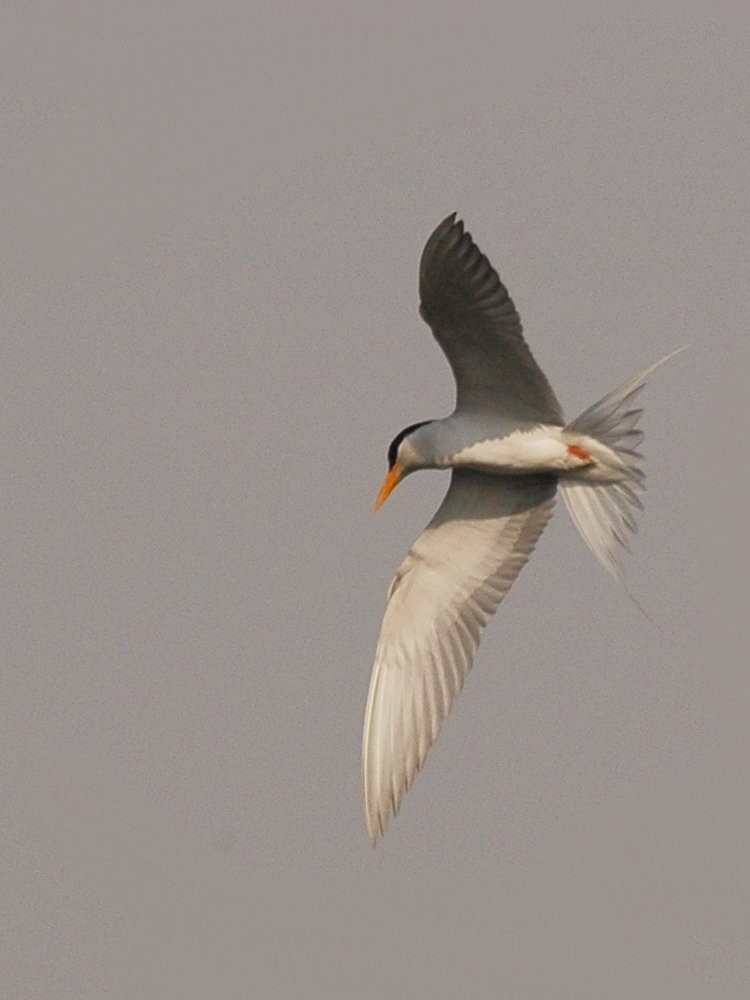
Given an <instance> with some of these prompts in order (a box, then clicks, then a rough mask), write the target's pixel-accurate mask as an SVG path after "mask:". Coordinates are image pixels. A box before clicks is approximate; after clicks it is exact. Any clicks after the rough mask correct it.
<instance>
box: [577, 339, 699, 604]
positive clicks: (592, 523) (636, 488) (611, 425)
mask: <svg viewBox="0 0 750 1000" xmlns="http://www.w3.org/2000/svg"><path fill="white" fill-rule="evenodd" d="M683 350H684V347H681V348H679V349H678V350H676V351H673V352H672V353H671V354H668V355H667V356H666V357H665V358H662V359H661V360H660V361H657V362H656V364H653V365H651V367H650V368H647V369H646V370H645V371H644V372H641V374H640V375H636V377H635V378H633V379H631V380H630V381H629V382H626V383H625V385H623V386H620V388H619V389H614V390H613V391H612V392H610V393H609V394H608V395H606V396H605V397H604V399H600V400H599V402H598V403H594V405H593V406H590V407H589V408H588V410H585V411H584V412H583V413H582V414H581V415H580V417H576V419H575V420H574V421H573V422H572V423H570V424H568V426H567V427H566V428H565V429H566V430H568V431H575V432H577V433H579V434H588V435H590V436H591V437H593V438H597V439H598V440H599V441H602V442H603V443H604V444H606V445H607V446H608V447H610V448H611V449H612V450H613V451H614V452H615V453H616V454H617V456H618V458H619V459H620V460H621V462H622V463H623V468H624V470H625V476H624V478H623V479H622V480H619V481H618V482H614V483H585V482H581V481H580V480H575V479H566V478H565V477H561V478H560V480H559V487H560V492H561V493H562V497H563V500H564V501H565V506H566V507H567V508H568V512H569V513H570V516H571V517H572V518H573V522H574V523H575V526H576V527H577V528H578V530H579V531H580V533H581V536H582V537H583V540H584V542H586V544H587V545H588V547H589V548H590V549H591V551H592V552H593V553H594V555H595V556H596V558H597V559H598V560H599V562H600V563H601V564H602V566H603V567H604V568H605V569H606V570H607V572H608V573H611V574H612V576H613V577H614V578H615V579H616V580H619V582H620V583H622V584H623V586H624V585H625V581H624V577H623V570H622V558H621V557H622V553H623V551H628V552H629V551H630V544H629V543H630V536H631V535H632V534H634V533H635V531H636V523H635V514H636V511H639V510H643V504H642V503H641V501H640V498H639V493H642V492H643V490H644V489H645V487H644V479H645V474H644V472H643V468H642V465H643V456H642V455H641V454H640V452H639V451H638V450H637V448H638V445H639V444H640V442H641V441H642V440H643V431H642V430H639V429H638V421H639V419H640V417H641V414H642V413H643V410H640V409H637V408H633V403H634V402H635V399H636V397H637V395H638V393H639V392H640V391H641V389H642V388H643V387H644V385H645V384H646V379H647V378H648V377H649V375H651V373H652V372H653V371H654V370H655V369H657V368H658V367H659V365H663V364H664V362H665V361H669V359H670V358H673V357H674V356H675V354H679V353H680V351H683ZM626 589H627V588H626ZM636 603H637V602H636Z"/></svg>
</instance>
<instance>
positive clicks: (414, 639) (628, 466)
mask: <svg viewBox="0 0 750 1000" xmlns="http://www.w3.org/2000/svg"><path fill="white" fill-rule="evenodd" d="M419 293H420V314H421V316H422V318H423V319H424V320H425V321H426V322H427V323H428V324H429V326H430V328H431V329H432V333H433V334H434V336H435V339H436V340H437V342H438V344H439V345H440V347H441V348H442V350H443V352H444V353H445V355H446V357H447V359H448V363H449V364H450V366H451V369H452V371H453V375H454V377H455V380H456V406H455V409H454V411H453V413H452V414H451V415H450V416H448V417H445V418H443V419H439V420H427V421H422V422H421V423H417V424H412V425H411V426H410V427H407V428H405V430H403V431H401V432H400V433H399V434H397V435H396V437H395V438H394V439H393V441H392V442H391V445H390V447H389V449H388V474H387V476H386V478H385V482H384V483H383V486H382V489H381V490H380V493H379V494H378V498H377V501H376V507H377V508H379V507H381V506H382V505H383V504H384V503H385V501H386V500H387V499H388V497H389V496H390V494H391V493H392V492H393V490H394V489H395V488H396V486H397V485H398V484H399V483H400V482H401V481H402V480H403V479H404V478H405V477H406V476H408V475H409V474H411V473H412V472H415V471H416V470H417V469H451V470H452V473H451V482H450V487H449V489H448V492H447V494H446V495H445V498H444V500H443V502H442V504H441V505H440V507H439V509H438V511H437V513H436V514H435V516H434V517H433V519H432V520H431V521H430V523H429V524H428V525H427V527H426V528H425V530H424V531H423V532H422V534H421V535H420V536H419V538H418V539H417V540H416V542H415V543H414V544H413V545H412V547H411V549H410V550H409V553H408V554H407V556H406V558H405V559H404V561H403V563H402V564H401V566H400V568H399V569H398V571H397V573H396V575H395V577H394V579H393V582H392V583H391V585H390V589H389V591H388V597H387V604H386V609H385V615H384V617H383V624H382V627H381V631H380V637H379V639H378V644H377V649H376V653H375V663H374V666H373V670H372V677H371V680H370V689H369V694H368V697H367V706H366V709H365V720H364V733H363V739H362V766H363V780H364V803H365V817H366V822H367V830H368V833H369V835H370V839H371V841H372V843H373V844H375V843H376V841H377V838H378V836H379V835H382V834H383V833H385V830H386V828H387V827H388V824H389V822H390V820H391V818H392V817H393V816H394V815H395V814H396V813H397V812H398V809H399V806H400V805H401V801H402V799H403V796H404V794H405V792H406V791H407V790H408V789H409V787H410V786H411V783H412V781H413V780H414V777H415V775H416V773H417V771H419V769H420V768H421V767H422V764H423V763H424V760H425V757H426V756H427V752H428V750H429V749H430V747H431V746H432V744H433V743H434V742H435V740H436V738H437V736H438V733H439V731H440V727H441V725H442V723H443V720H444V719H445V717H446V716H447V714H448V712H449V711H450V708H451V705H452V704H453V702H454V700H455V698H456V696H457V695H458V693H459V691H460V690H461V688H462V687H463V684H464V681H465V680H466V676H467V674H468V673H469V670H470V668H471V665H472V661H473V658H474V654H475V653H476V650H477V646H478V644H479V638H480V633H481V630H482V628H483V627H484V625H486V623H487V621H488V619H489V618H490V616H491V615H493V614H494V613H495V611H496V610H497V607H498V605H499V604H500V601H501V600H502V599H503V597H504V596H505V594H506V593H507V592H508V590H509V589H510V586H511V584H512V583H513V581H514V580H515V578H516V576H517V575H518V573H519V572H520V570H521V568H522V567H523V566H524V564H525V563H526V561H527V560H528V558H529V556H530V555H531V553H532V551H533V549H534V546H535V545H536V543H537V541H538V540H539V536H540V535H541V533H542V531H543V530H544V527H545V525H546V524H547V522H548V521H549V519H550V516H551V515H552V508H553V505H554V502H555V494H556V492H557V490H558V488H559V490H560V492H561V493H562V497H563V500H564V501H565V504H566V506H567V508H568V511H569V513H570V515H571V517H572V518H573V521H574V523H575V525H576V527H577V528H578V530H579V532H580V533H581V535H582V537H583V539H584V541H585V542H586V544H587V545H588V547H589V548H590V549H591V551H592V552H593V553H594V555H595V556H596V558H597V559H598V560H599V562H600V563H601V564H602V566H604V568H605V569H606V570H607V571H608V572H609V573H611V574H612V575H613V576H614V577H615V578H616V579H618V580H620V581H622V579H623V577H622V564H621V559H620V557H621V553H622V551H623V549H628V539H629V536H630V535H631V534H632V533H633V532H634V531H635V530H636V526H635V513H636V511H638V510H641V509H642V504H641V501H640V499H639V494H640V493H641V492H642V491H643V488H644V486H643V481H644V474H643V470H642V456H641V454H640V453H639V452H638V451H637V448H638V445H639V443H640V441H641V439H642V437H643V432H642V431H641V430H639V429H638V426H637V425H638V420H639V417H640V416H641V412H642V411H641V410H640V409H637V408H634V406H633V403H634V400H635V398H636V396H637V395H638V393H639V392H640V390H641V389H642V388H643V386H644V383H645V381H646V379H647V377H648V376H649V375H650V374H651V373H652V372H653V371H654V369H655V368H657V367H658V366H659V365H660V364H662V363H663V362H664V361H666V360H668V358H670V357H672V356H673V354H670V355H668V356H667V357H666V358H662V359H661V360H660V361H658V362H656V364H654V365H651V367H650V368H647V369H646V371H644V372H642V373H641V374H640V375H638V376H636V377H635V378H633V379H631V380H630V381H629V382H627V383H626V384H625V385H623V386H621V387H620V388H619V389H615V390H614V391H613V392H610V393H609V394H608V395H606V396H605V397H604V398H603V399H601V400H600V401H599V402H598V403H595V404H594V405H593V406H591V407H589V409H587V410H586V411H585V412H584V413H582V414H581V415H580V416H579V417H577V418H576V419H575V420H574V421H572V423H567V424H566V422H565V420H564V418H563V414H562V410H561V408H560V404H559V403H558V401H557V398H556V396H555V394H554V392H553V390H552V388H551V386H550V384H549V382H548V381H547V379H546V377H545V376H544V374H543V372H542V371H541V369H540V368H539V366H538V365H537V364H536V362H535V361H534V358H533V357H532V355H531V351H530V350H529V348H528V346H527V344H526V342H525V340H524V338H523V334H522V328H521V321H520V318H519V315H518V312H517V311H516V308H515V306H514V305H513V302H512V301H511V299H510V297H509V295H508V292H507V291H506V289H505V286H504V285H503V283H502V282H501V280H500V278H499V276H498V274H497V272H496V271H495V270H494V268H493V267H492V265H491V264H490V263H489V261H488V260H487V258H486V257H485V256H484V254H482V253H481V251H480V250H479V248H478V247H477V246H476V244H475V243H474V241H473V240H472V238H471V235H470V233H468V232H467V231H466V230H465V228H464V225H463V223H462V222H461V221H460V220H457V219H456V216H455V214H453V215H450V216H448V218H447V219H445V220H444V221H443V222H441V223H440V225H439V226H438V227H437V229H436V230H435V231H434V232H433V234H432V236H430V238H429V240H428V241H427V244H426V246H425V248H424V251H423V253H422V259H421V263H420V268H419ZM673 353H677V352H673Z"/></svg>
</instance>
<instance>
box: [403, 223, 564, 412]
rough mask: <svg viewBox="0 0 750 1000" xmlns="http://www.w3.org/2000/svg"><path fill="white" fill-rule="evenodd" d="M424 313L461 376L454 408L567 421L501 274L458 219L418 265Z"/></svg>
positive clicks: (443, 227) (441, 229)
mask: <svg viewBox="0 0 750 1000" xmlns="http://www.w3.org/2000/svg"><path fill="white" fill-rule="evenodd" d="M419 295H420V309H419V311H420V313H421V315H422V317H423V319H424V320H425V321H426V322H427V323H429V325H430V327H431V328H432V332H433V333H434V335H435V339H436V340H437V342H438V343H439V344H440V346H441V347H442V349H443V351H444V352H445V355H446V357H447V358H448V362H449V364H450V366H451V368H452V369H453V375H454V377H455V379H456V409H464V408H467V409H468V408H472V407H478V408H481V409H482V410H497V411H498V412H499V413H502V414H503V415H504V416H511V417H515V418H517V419H519V420H532V421H538V422H539V423H547V424H562V423H564V421H563V416H562V411H561V409H560V404H559V403H558V402H557V399H556V398H555V394H554V392H553V391H552V389H551V387H550V384H549V382H548V381H547V379H546V378H545V376H544V373H543V372H542V370H541V368H540V367H539V366H538V365H537V363H536V361H534V358H533V357H532V355H531V351H530V350H529V348H528V347H527V345H526V341H525V340H524V339H523V334H522V332H521V330H522V328H521V320H520V318H519V315H518V313H517V312H516V307H515V306H514V305H513V302H512V300H511V298H510V296H509V295H508V292H507V290H506V288H505V286H504V285H503V283H502V282H501V281H500V278H499V277H498V274H497V272H496V271H495V269H494V268H493V267H492V265H491V264H490V262H489V261H488V260H487V258H486V257H485V256H484V254H483V253H482V252H481V251H480V250H479V248H478V247H477V245H476V244H475V243H474V241H473V240H472V238H471V234H470V233H467V232H465V231H464V224H463V222H461V221H460V220H458V221H456V216H455V213H454V214H453V215H449V216H448V218H447V219H445V221H444V222H441V224H440V225H439V226H438V227H437V229H436V230H435V232H434V233H433V234H432V236H431V237H430V238H429V240H428V241H427V245H426V246H425V248H424V251H423V252H422V260H421V263H420V266H419Z"/></svg>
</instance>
